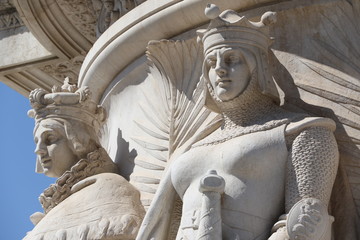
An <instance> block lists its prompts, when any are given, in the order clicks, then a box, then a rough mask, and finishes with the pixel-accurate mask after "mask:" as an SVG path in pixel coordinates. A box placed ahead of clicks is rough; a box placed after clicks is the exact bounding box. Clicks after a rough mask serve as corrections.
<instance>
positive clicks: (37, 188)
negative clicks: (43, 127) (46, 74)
mask: <svg viewBox="0 0 360 240" xmlns="http://www.w3.org/2000/svg"><path fill="white" fill-rule="evenodd" d="M0 104H1V115H0V116H1V117H0V130H1V137H0V164H1V170H2V172H1V174H0V190H1V194H0V211H1V219H0V230H1V237H0V238H1V239H6V240H19V239H22V238H23V237H24V236H25V234H26V232H28V231H30V230H31V229H32V228H33V224H32V223H31V222H30V219H29V216H30V215H31V214H32V213H34V212H36V211H42V208H41V205H40V203H39V201H38V197H39V195H40V193H41V192H42V191H43V190H44V189H45V188H47V187H48V186H49V185H50V184H51V183H53V182H54V181H55V179H54V178H49V177H46V176H44V175H42V174H38V173H35V157H36V156H35V154H34V148H35V144H34V142H33V134H32V131H33V128H34V120H33V119H31V118H29V117H28V116H27V111H28V110H29V109H30V105H29V101H28V99H27V98H26V97H24V96H22V95H21V94H19V93H17V92H16V91H15V90H13V89H11V88H9V87H8V86H6V85H5V84H3V83H1V82H0Z"/></svg>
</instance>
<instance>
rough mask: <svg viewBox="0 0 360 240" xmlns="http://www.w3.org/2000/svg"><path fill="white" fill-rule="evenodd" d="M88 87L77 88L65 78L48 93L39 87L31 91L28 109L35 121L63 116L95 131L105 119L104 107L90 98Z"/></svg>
mask: <svg viewBox="0 0 360 240" xmlns="http://www.w3.org/2000/svg"><path fill="white" fill-rule="evenodd" d="M90 96H91V92H90V90H89V88H88V87H81V88H77V86H76V85H71V84H69V81H68V79H65V82H64V85H63V86H61V87H59V86H54V87H53V88H52V92H51V93H49V92H47V91H45V90H43V89H41V88H37V89H35V90H33V91H31V93H30V95H29V100H30V104H31V106H32V107H33V109H31V110H29V111H28V115H29V117H32V118H35V121H36V122H39V121H41V120H43V119H48V118H64V119H68V120H77V121H80V122H83V123H85V124H87V125H89V126H90V127H93V128H95V130H96V131H97V130H98V129H99V127H100V126H101V125H102V123H103V122H104V121H105V118H106V114H105V109H104V108H103V107H101V106H99V105H97V104H96V103H95V102H93V101H91V99H90Z"/></svg>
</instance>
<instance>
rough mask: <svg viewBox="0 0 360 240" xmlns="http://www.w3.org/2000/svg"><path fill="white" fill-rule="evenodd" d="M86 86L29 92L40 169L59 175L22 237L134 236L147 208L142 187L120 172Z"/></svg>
mask: <svg viewBox="0 0 360 240" xmlns="http://www.w3.org/2000/svg"><path fill="white" fill-rule="evenodd" d="M90 94H91V93H90V91H89V89H88V88H80V89H78V88H77V87H76V86H75V85H71V84H69V83H68V82H65V84H64V85H63V86H62V87H61V88H60V87H54V88H53V91H52V93H48V92H46V91H44V90H42V89H35V90H34V91H32V92H31V93H30V103H31V105H32V107H33V109H32V110H30V111H29V116H31V117H34V118H35V122H36V124H35V129H34V141H35V143H36V149H35V153H36V154H37V156H38V157H37V162H36V166H37V172H41V173H44V174H45V175H46V176H49V177H55V178H57V180H56V183H55V184H52V185H51V186H50V187H49V188H47V189H45V191H44V192H43V193H42V194H41V195H40V202H41V204H42V206H43V208H44V213H39V212H38V213H35V214H33V215H32V216H31V219H32V221H33V223H34V224H35V228H34V229H33V230H32V231H31V232H29V233H28V234H27V236H26V237H25V238H24V239H43V240H45V239H134V238H135V236H136V233H137V231H138V229H139V226H140V223H141V220H142V218H143V216H144V214H145V211H144V208H143V206H142V205H141V203H140V198H139V192H138V191H137V190H136V189H135V188H134V187H133V186H132V185H131V184H129V183H128V181H127V180H125V179H124V178H123V177H121V176H120V175H119V174H117V172H118V169H117V166H116V164H115V163H114V162H113V161H112V160H111V159H110V158H109V156H108V154H107V153H106V151H105V150H104V149H103V148H102V147H101V146H100V143H99V141H98V137H97V131H98V130H99V127H100V126H101V125H102V124H103V122H104V120H105V119H106V114H105V111H104V109H103V108H102V107H101V106H98V105H96V104H95V103H94V102H92V101H91V100H90V98H89V97H90Z"/></svg>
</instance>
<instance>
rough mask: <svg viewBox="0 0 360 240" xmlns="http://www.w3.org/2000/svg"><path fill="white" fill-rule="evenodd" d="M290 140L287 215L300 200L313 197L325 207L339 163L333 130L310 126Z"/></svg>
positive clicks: (286, 199) (286, 197) (286, 198)
mask: <svg viewBox="0 0 360 240" xmlns="http://www.w3.org/2000/svg"><path fill="white" fill-rule="evenodd" d="M289 138H290V139H291V138H292V139H294V140H293V142H292V144H291V146H290V153H289V159H288V166H287V167H288V170H287V179H286V189H285V191H286V196H285V210H286V213H288V212H289V211H290V209H291V207H292V206H293V205H294V204H295V203H297V202H298V201H299V200H301V199H303V198H310V197H312V198H316V199H319V200H321V201H322V202H323V203H325V204H326V205H327V204H328V203H329V200H330V195H331V190H332V186H333V184H334V181H335V177H336V172H337V168H338V161H339V160H338V159H339V153H338V148H337V143H336V140H335V137H334V135H333V133H332V131H331V130H330V129H328V128H326V127H323V126H313V127H309V128H306V129H304V130H303V131H301V132H300V133H299V134H296V135H293V136H289Z"/></svg>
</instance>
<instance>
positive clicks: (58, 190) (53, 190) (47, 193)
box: [39, 148, 117, 214]
mask: <svg viewBox="0 0 360 240" xmlns="http://www.w3.org/2000/svg"><path fill="white" fill-rule="evenodd" d="M105 172H117V167H116V165H115V163H114V162H113V161H112V160H111V159H110V158H109V156H108V154H107V153H106V151H105V149H103V148H98V149H96V150H95V151H93V152H90V153H88V154H87V158H86V159H81V160H79V161H78V162H77V163H76V164H75V165H74V166H73V167H72V168H71V169H70V170H69V171H66V172H65V173H64V174H63V175H62V176H61V177H59V178H58V179H57V180H56V182H55V183H54V184H51V185H50V186H49V187H48V188H47V189H45V190H44V192H43V193H42V194H41V195H40V197H39V200H40V203H41V205H42V207H43V209H44V212H45V214H46V213H48V212H49V211H50V210H51V209H53V208H54V207H55V206H57V205H58V204H59V203H60V202H62V201H63V200H64V199H66V198H67V197H69V196H70V195H71V188H72V186H74V185H75V184H76V183H78V182H79V181H81V180H83V179H85V178H87V177H90V176H93V175H96V174H99V173H105Z"/></svg>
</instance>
